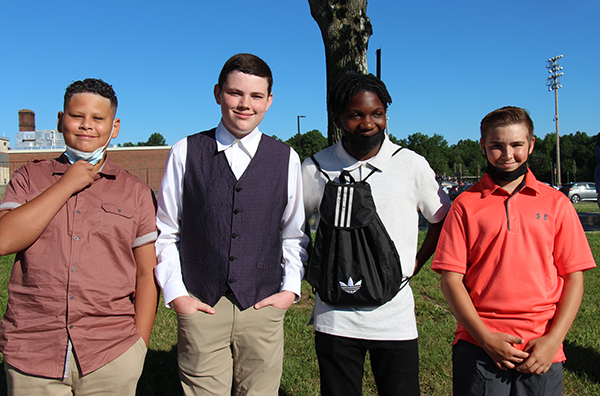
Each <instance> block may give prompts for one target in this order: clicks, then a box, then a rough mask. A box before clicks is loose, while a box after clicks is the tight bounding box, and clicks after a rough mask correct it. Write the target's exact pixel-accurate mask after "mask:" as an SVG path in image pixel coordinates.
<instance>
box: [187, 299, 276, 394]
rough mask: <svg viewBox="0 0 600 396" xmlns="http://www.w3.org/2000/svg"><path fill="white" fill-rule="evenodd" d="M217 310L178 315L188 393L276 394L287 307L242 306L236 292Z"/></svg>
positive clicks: (219, 304)
mask: <svg viewBox="0 0 600 396" xmlns="http://www.w3.org/2000/svg"><path fill="white" fill-rule="evenodd" d="M214 308H215V310H216V313H215V314H214V315H210V314H207V313H204V312H201V311H198V312H196V313H193V314H187V315H186V314H183V315H178V316H177V317H178V321H179V331H178V344H177V350H178V356H177V358H178V362H179V377H180V380H181V385H182V387H183V390H184V394H185V395H186V396H192V395H194V396H196V395H205V396H209V395H210V396H217V395H218V396H229V395H230V394H231V388H232V386H233V387H234V394H235V395H248V396H250V395H259V396H276V395H277V394H278V392H279V383H280V381H281V371H282V362H283V317H284V316H285V310H283V309H278V308H274V307H271V306H267V307H264V308H261V309H259V310H256V309H254V308H253V307H250V308H248V309H246V310H244V311H240V309H239V307H238V306H237V305H236V303H235V299H234V297H232V296H229V297H225V296H224V297H222V298H221V299H220V300H219V302H218V303H217V304H216V305H215V307H214Z"/></svg>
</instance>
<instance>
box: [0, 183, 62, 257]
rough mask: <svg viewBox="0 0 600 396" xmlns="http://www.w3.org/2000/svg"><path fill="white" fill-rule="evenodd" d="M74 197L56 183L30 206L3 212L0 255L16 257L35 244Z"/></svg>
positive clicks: (24, 205)
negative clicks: (15, 255)
mask: <svg viewBox="0 0 600 396" xmlns="http://www.w3.org/2000/svg"><path fill="white" fill-rule="evenodd" d="M71 195H72V193H71V192H69V191H68V190H66V189H62V188H61V186H60V184H59V183H58V182H57V183H55V184H53V185H52V186H50V187H49V188H48V189H47V190H46V191H44V192H43V193H41V194H40V195H38V196H37V197H35V198H34V199H33V200H31V201H30V202H27V203H26V204H23V205H21V206H19V207H18V208H15V209H13V210H11V211H4V212H0V255H6V254H11V253H16V252H19V251H21V250H24V249H26V248H27V247H29V246H30V245H31V244H33V243H34V242H35V241H36V240H37V239H38V238H39V237H40V235H41V234H42V232H44V230H45V229H46V227H47V226H48V224H50V222H51V221H52V219H53V218H54V216H56V213H58V211H59V210H60V209H61V208H62V207H63V205H64V204H65V203H66V202H67V200H68V199H69V197H70V196H71Z"/></svg>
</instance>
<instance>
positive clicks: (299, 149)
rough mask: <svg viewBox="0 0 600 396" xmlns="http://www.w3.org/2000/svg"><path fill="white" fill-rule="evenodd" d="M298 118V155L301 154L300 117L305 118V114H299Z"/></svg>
mask: <svg viewBox="0 0 600 396" xmlns="http://www.w3.org/2000/svg"><path fill="white" fill-rule="evenodd" d="M297 118H298V155H300V156H301V155H302V145H301V144H300V118H306V116H303V115H299V116H297Z"/></svg>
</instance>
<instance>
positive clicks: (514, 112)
mask: <svg viewBox="0 0 600 396" xmlns="http://www.w3.org/2000/svg"><path fill="white" fill-rule="evenodd" d="M514 124H523V125H525V127H526V128H527V133H528V135H529V141H530V142H531V141H532V140H533V121H532V120H531V117H530V116H529V112H528V111H527V110H525V109H523V108H521V107H515V106H505V107H501V108H499V109H497V110H494V111H492V112H491V113H488V114H487V115H486V116H485V117H483V119H482V120H481V125H480V127H479V129H480V130H481V139H482V140H483V141H485V139H486V138H487V134H488V132H489V131H490V130H491V129H493V128H496V127H499V126H507V125H514Z"/></svg>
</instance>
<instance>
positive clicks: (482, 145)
mask: <svg viewBox="0 0 600 396" xmlns="http://www.w3.org/2000/svg"><path fill="white" fill-rule="evenodd" d="M479 145H480V146H481V149H482V150H483V155H487V153H486V152H485V143H484V142H483V138H481V139H479Z"/></svg>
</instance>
